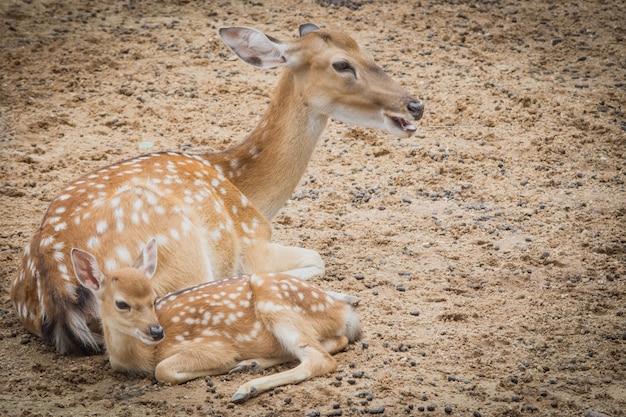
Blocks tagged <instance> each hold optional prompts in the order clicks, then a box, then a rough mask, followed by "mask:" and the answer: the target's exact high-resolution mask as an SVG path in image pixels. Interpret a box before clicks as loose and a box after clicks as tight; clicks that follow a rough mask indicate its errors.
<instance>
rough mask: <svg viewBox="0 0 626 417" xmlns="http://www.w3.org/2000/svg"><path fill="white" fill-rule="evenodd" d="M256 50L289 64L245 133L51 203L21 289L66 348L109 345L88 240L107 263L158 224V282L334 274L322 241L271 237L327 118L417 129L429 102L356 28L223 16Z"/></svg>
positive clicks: (86, 181) (169, 286)
mask: <svg viewBox="0 0 626 417" xmlns="http://www.w3.org/2000/svg"><path fill="white" fill-rule="evenodd" d="M219 33H220V36H221V37H222V39H223V40H224V42H225V43H226V44H227V45H228V46H229V47H230V48H231V49H232V50H233V51H234V52H235V53H236V54H237V55H238V56H239V57H241V58H242V59H243V60H244V61H246V62H248V63H250V64H252V65H255V66H259V67H263V68H272V67H278V66H281V67H284V72H283V74H282V76H281V78H280V81H279V83H278V86H277V87H276V91H275V93H274V99H273V100H272V102H271V103H270V105H269V107H268V109H267V111H266V113H265V115H264V116H263V117H262V118H261V120H260V122H259V124H258V126H257V127H256V128H255V129H254V130H253V131H252V132H251V133H250V134H249V135H248V137H247V138H246V139H245V140H244V141H243V142H242V143H241V144H239V145H238V146H235V147H234V148H232V149H230V150H227V151H225V152H222V153H217V154H204V155H191V154H188V153H178V152H166V153H153V154H147V155H143V156H139V157H137V158H133V159H130V160H127V161H124V162H120V163H117V164H114V165H109V166H106V167H104V168H101V169H99V170H97V171H95V172H93V173H91V174H88V175H85V176H83V177H82V178H79V179H78V180H76V181H74V182H72V183H71V184H69V185H68V186H67V187H66V188H65V189H64V190H63V191H62V192H61V193H60V195H59V196H58V197H56V198H55V199H54V200H53V201H52V203H51V204H50V206H49V208H48V210H47V212H46V214H45V216H44V218H43V220H42V222H41V225H40V227H39V229H38V230H37V231H36V233H35V235H34V236H33V238H32V240H31V242H30V244H29V245H28V246H26V248H25V249H24V252H23V257H22V264H21V267H20V268H19V270H18V273H17V276H16V277H15V279H14V280H13V282H12V288H11V299H12V301H13V304H14V307H15V309H16V311H17V313H18V316H19V318H20V320H21V322H22V323H23V325H24V326H25V327H26V328H27V329H28V330H29V331H31V332H32V333H35V334H37V335H40V336H42V337H43V339H44V340H45V341H47V342H49V343H51V344H53V345H54V346H55V347H56V349H57V351H58V352H60V353H68V352H83V353H94V352H100V351H101V347H102V337H101V330H100V325H99V311H98V308H97V302H96V299H95V297H94V296H93V295H92V293H91V292H89V291H87V290H85V289H84V288H83V287H82V286H81V285H79V284H78V282H77V281H76V279H75V277H74V276H73V274H72V273H71V271H70V267H71V265H70V264H69V259H70V253H69V251H70V249H71V248H72V247H84V248H87V249H88V250H89V251H90V252H91V253H93V254H94V255H95V256H96V258H97V259H99V260H100V261H101V262H103V268H104V271H105V272H110V271H113V270H116V269H118V268H119V267H120V266H123V265H129V264H130V262H131V261H132V259H131V256H130V253H132V252H134V251H136V250H139V249H140V248H141V246H142V245H143V242H146V241H147V240H148V239H150V238H152V237H156V239H157V241H158V244H159V247H160V248H161V252H160V258H161V262H160V268H159V271H158V272H156V275H155V276H154V278H153V279H152V280H151V284H152V286H153V288H154V290H155V291H156V294H157V295H159V296H162V295H164V294H167V293H169V292H171V291H174V290H177V289H180V288H183V287H186V286H189V285H193V284H197V283H201V282H207V281H212V280H215V279H218V278H222V277H227V276H234V275H240V274H251V273H264V272H282V273H287V274H290V275H294V276H297V277H300V278H303V279H308V278H310V277H312V276H316V275H319V274H323V272H324V263H323V261H322V259H321V257H320V256H319V254H318V253H317V252H315V251H313V250H309V249H303V248H297V247H287V246H282V245H279V244H275V243H271V242H270V238H271V229H270V225H269V220H270V219H271V218H272V216H274V214H276V212H277V211H278V209H279V208H280V207H281V206H283V204H284V203H285V201H286V200H287V199H288V198H289V196H290V195H291V193H292V192H293V190H294V189H295V187H296V186H297V184H298V182H299V180H300V178H301V177H302V175H303V173H304V170H305V168H306V166H307V164H308V161H309V159H310V158H311V154H312V152H313V149H314V147H315V144H316V142H317V141H318V139H319V137H320V135H321V134H322V131H323V130H324V127H325V126H326V123H327V121H328V118H329V117H330V118H334V119H338V120H341V121H344V122H347V123H353V124H358V125H362V126H369V127H374V128H379V129H383V130H386V131H388V132H390V133H392V134H395V135H400V136H402V135H404V136H411V135H412V134H413V133H414V132H415V130H416V127H415V125H413V124H412V123H411V122H410V121H409V120H411V119H416V120H417V119H420V118H421V116H422V113H423V106H422V104H421V103H420V102H419V101H417V100H415V99H413V98H412V97H411V96H410V95H409V94H407V93H406V92H405V91H404V89H403V88H401V87H400V86H399V85H398V84H397V83H396V82H394V81H393V80H392V79H391V78H390V77H389V76H387V75H386V74H385V73H384V72H383V70H382V69H381V68H380V67H378V66H377V65H376V64H375V63H374V60H373V59H372V57H371V56H370V55H369V54H368V53H367V52H366V51H364V50H363V49H361V48H360V47H359V46H358V45H357V43H356V42H355V41H354V40H353V39H352V38H351V37H349V36H348V35H346V34H344V33H341V32H337V31H331V30H327V29H320V28H318V27H317V26H315V25H313V24H305V25H302V26H300V37H299V38H298V39H296V40H293V41H291V42H287V43H282V42H279V41H277V40H275V39H274V38H271V37H269V36H266V35H265V34H263V33H262V32H259V31H258V30H255V29H251V28H247V27H225V28H221V29H220V31H219Z"/></svg>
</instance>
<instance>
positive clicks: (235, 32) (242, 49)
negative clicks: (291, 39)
mask: <svg viewBox="0 0 626 417" xmlns="http://www.w3.org/2000/svg"><path fill="white" fill-rule="evenodd" d="M219 34H220V37H221V38H222V40H223V41H224V43H226V45H228V47H229V48H230V49H232V51H233V52H234V53H236V54H237V56H239V58H241V59H243V60H244V61H245V62H247V63H248V64H250V65H254V66H255V67H261V68H275V67H279V66H284V65H285V62H286V61H287V59H286V58H285V55H284V53H285V51H286V49H287V46H286V45H285V44H283V43H281V42H279V41H278V40H276V39H274V38H271V37H269V36H267V35H265V34H264V33H263V32H260V31H258V30H256V29H252V28H249V27H245V26H226V27H222V28H220V29H219Z"/></svg>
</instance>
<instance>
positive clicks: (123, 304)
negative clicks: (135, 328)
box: [115, 300, 130, 311]
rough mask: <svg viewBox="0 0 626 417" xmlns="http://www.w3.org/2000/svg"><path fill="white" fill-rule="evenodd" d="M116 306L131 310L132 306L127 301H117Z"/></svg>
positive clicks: (120, 308)
mask: <svg viewBox="0 0 626 417" xmlns="http://www.w3.org/2000/svg"><path fill="white" fill-rule="evenodd" d="M115 307H117V309H118V310H125V311H130V306H129V305H128V303H126V302H125V301H119V300H118V301H116V302H115Z"/></svg>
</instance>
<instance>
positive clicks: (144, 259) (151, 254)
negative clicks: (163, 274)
mask: <svg viewBox="0 0 626 417" xmlns="http://www.w3.org/2000/svg"><path fill="white" fill-rule="evenodd" d="M156 267H157V243H156V239H154V238H152V239H150V240H149V241H148V243H146V245H145V246H144V247H143V249H142V250H141V253H140V254H139V256H138V257H137V259H135V263H133V268H137V269H139V270H140V271H141V272H143V273H144V274H146V276H147V277H148V279H151V278H152V277H153V276H154V273H155V272H156Z"/></svg>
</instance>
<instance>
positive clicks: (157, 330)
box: [150, 326, 165, 341]
mask: <svg viewBox="0 0 626 417" xmlns="http://www.w3.org/2000/svg"><path fill="white" fill-rule="evenodd" d="M164 336H165V333H164V332H163V327H161V326H150V337H151V338H152V340H155V341H156V340H161V339H163V337H164Z"/></svg>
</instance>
